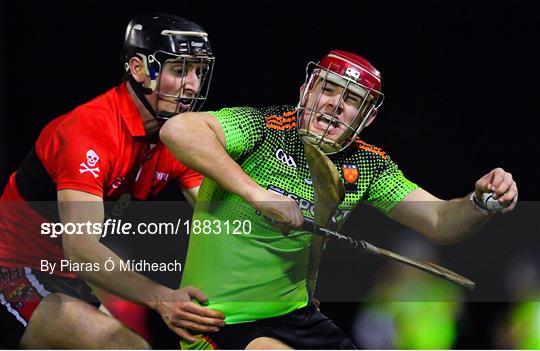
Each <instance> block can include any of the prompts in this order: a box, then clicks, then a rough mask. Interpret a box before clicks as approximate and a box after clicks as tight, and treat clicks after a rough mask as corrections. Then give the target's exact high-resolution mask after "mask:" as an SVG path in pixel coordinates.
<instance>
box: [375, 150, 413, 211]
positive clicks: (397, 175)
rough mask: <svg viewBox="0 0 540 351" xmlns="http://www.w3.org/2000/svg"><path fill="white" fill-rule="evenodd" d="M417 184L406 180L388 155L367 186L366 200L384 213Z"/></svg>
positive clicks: (390, 209)
mask: <svg viewBox="0 0 540 351" xmlns="http://www.w3.org/2000/svg"><path fill="white" fill-rule="evenodd" d="M416 188H418V185H416V184H415V183H413V182H411V181H410V180H408V179H407V178H406V177H405V176H404V175H403V173H402V172H401V170H400V169H399V168H398V166H397V164H395V163H394V162H393V161H392V160H391V159H390V158H389V157H388V158H386V159H385V160H384V163H383V164H382V165H381V168H380V169H379V172H377V174H376V176H375V179H374V181H373V182H372V183H371V185H370V186H369V188H368V196H367V201H368V202H369V203H370V204H371V205H372V206H374V207H376V208H377V209H379V210H380V211H382V212H383V213H384V214H386V215H388V214H389V213H390V211H392V209H393V208H394V207H395V206H396V205H397V204H398V203H399V202H400V201H401V200H403V198H404V197H405V196H407V195H408V194H409V193H410V192H411V191H413V190H414V189H416Z"/></svg>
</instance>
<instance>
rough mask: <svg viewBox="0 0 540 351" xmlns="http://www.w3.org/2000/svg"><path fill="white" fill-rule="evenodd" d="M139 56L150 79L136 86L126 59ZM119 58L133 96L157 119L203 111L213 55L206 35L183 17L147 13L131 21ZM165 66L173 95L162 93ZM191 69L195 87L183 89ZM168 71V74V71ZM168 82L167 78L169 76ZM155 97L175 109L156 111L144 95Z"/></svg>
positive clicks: (212, 64)
mask: <svg viewBox="0 0 540 351" xmlns="http://www.w3.org/2000/svg"><path fill="white" fill-rule="evenodd" d="M132 57H138V58H140V59H141V60H142V61H143V66H144V70H145V73H146V75H147V76H148V77H149V80H148V82H147V83H146V84H144V85H143V84H140V83H137V82H136V81H135V80H134V79H133V77H132V75H131V73H130V71H129V60H130V59H131V58H132ZM122 59H123V61H124V66H125V69H126V72H128V73H129V76H128V79H129V81H130V83H131V84H132V86H133V88H134V90H135V93H136V94H137V96H138V97H139V99H140V100H141V101H142V102H143V104H144V105H145V106H146V108H147V109H148V110H149V111H150V112H151V113H152V114H153V115H154V116H155V117H156V118H158V119H168V118H170V117H172V116H174V115H175V114H177V113H180V112H187V111H198V110H199V109H201V108H202V106H203V104H204V102H205V100H206V98H207V96H208V92H209V89H210V83H211V79H212V71H213V66H214V56H213V54H212V50H211V48H210V43H209V41H208V34H207V33H206V32H205V31H204V29H203V28H202V27H200V26H199V25H197V24H195V23H193V22H190V21H188V20H186V19H184V18H181V17H177V16H172V15H165V14H150V15H146V16H141V17H136V18H134V19H132V20H131V22H130V23H129V24H128V27H127V29H126V35H125V39H124V46H123V49H122ZM168 65H174V67H175V70H176V73H174V78H175V85H176V86H177V88H176V89H173V90H174V93H171V91H170V90H171V89H169V91H165V89H164V87H163V86H164V84H163V81H164V79H163V76H164V72H165V70H167V68H168ZM192 70H195V73H196V75H197V78H198V83H199V84H198V88H197V89H196V90H193V89H189V90H188V89H185V83H186V79H187V78H186V77H187V75H189V74H192V73H190V72H191V71H192ZM167 72H168V71H167ZM168 80H169V81H170V77H168ZM154 93H155V94H156V95H157V97H158V98H159V99H162V100H166V101H168V102H171V103H173V102H174V103H176V107H175V108H171V109H167V111H159V110H158V105H157V101H158V100H159V99H156V105H155V106H151V104H150V103H148V101H147V99H146V98H145V97H144V95H150V94H154Z"/></svg>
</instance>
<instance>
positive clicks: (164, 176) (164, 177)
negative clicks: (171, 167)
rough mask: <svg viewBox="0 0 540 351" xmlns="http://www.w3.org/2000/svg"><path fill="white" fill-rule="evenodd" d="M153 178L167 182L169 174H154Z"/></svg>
mask: <svg viewBox="0 0 540 351" xmlns="http://www.w3.org/2000/svg"><path fill="white" fill-rule="evenodd" d="M154 178H156V179H157V180H164V181H167V180H169V173H165V172H156V173H155V174H154Z"/></svg>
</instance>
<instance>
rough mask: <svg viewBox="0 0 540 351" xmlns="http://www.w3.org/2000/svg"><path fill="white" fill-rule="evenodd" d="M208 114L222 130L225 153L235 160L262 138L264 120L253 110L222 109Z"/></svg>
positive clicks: (249, 108)
mask: <svg viewBox="0 0 540 351" xmlns="http://www.w3.org/2000/svg"><path fill="white" fill-rule="evenodd" d="M210 114H212V115H213V116H214V117H216V118H217V120H218V122H219V124H220V125H221V128H223V132H224V133H225V142H226V149H227V152H228V153H229V155H231V157H232V158H233V159H235V160H237V159H239V158H241V157H242V156H244V155H245V154H246V153H248V152H249V151H250V150H252V149H254V148H255V147H256V146H257V144H258V143H260V142H261V141H262V139H263V138H264V127H265V119H264V116H263V114H262V113H261V112H260V111H259V110H257V109H255V108H251V107H234V108H224V109H221V110H219V111H213V112H210Z"/></svg>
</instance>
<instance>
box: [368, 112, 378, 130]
mask: <svg viewBox="0 0 540 351" xmlns="http://www.w3.org/2000/svg"><path fill="white" fill-rule="evenodd" d="M377 112H378V111H377V109H376V108H374V109H373V112H371V114H370V115H369V117H368V120H367V122H366V127H367V126H369V125H370V124H371V123H373V120H374V119H375V117H377Z"/></svg>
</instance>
